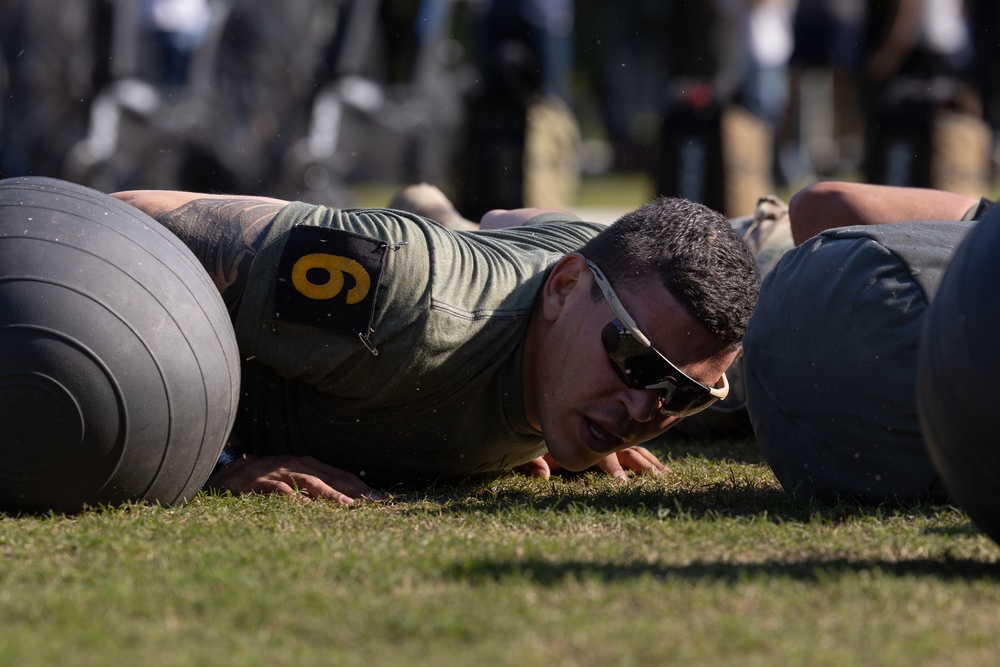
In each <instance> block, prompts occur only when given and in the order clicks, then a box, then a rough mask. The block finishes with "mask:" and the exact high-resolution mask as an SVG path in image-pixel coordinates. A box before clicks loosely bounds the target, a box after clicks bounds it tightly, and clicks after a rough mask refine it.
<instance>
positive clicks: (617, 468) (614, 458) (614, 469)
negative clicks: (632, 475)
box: [597, 454, 628, 482]
mask: <svg viewBox="0 0 1000 667" xmlns="http://www.w3.org/2000/svg"><path fill="white" fill-rule="evenodd" d="M597 465H598V466H599V467H600V468H601V470H603V471H604V472H606V473H608V474H609V475H611V476H612V477H616V478H618V479H620V480H622V481H623V482H627V481H628V473H627V472H625V469H624V468H623V467H622V465H621V463H619V461H618V454H612V455H610V456H606V457H604V458H603V459H601V460H600V461H598V463H597Z"/></svg>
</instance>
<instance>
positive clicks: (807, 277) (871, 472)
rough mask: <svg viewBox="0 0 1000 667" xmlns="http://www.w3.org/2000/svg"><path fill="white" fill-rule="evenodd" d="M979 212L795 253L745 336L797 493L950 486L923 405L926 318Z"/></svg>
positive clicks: (757, 412) (890, 493)
mask: <svg viewBox="0 0 1000 667" xmlns="http://www.w3.org/2000/svg"><path fill="white" fill-rule="evenodd" d="M969 228H970V225H969V224H968V223H952V222H908V223H900V224H893V225H880V226H875V227H845V228H840V229H835V230H831V231H828V232H825V233H823V234H820V235H819V236H816V237H813V238H812V239H810V240H809V241H806V242H805V243H803V244H802V245H801V246H799V247H797V248H795V249H794V250H792V251H789V252H788V253H787V254H785V255H784V256H783V257H782V259H781V261H780V262H779V263H778V265H777V266H776V267H775V268H774V270H773V271H771V273H770V274H768V276H767V277H766V278H765V280H764V282H763V285H762V288H761V296H760V301H759V302H758V306H757V309H756V311H755V312H754V315H753V317H752V318H751V321H750V325H749V328H748V330H747V335H746V339H745V341H744V350H745V359H744V371H745V377H746V392H747V408H748V411H749V413H750V419H751V422H752V423H753V427H754V431H755V433H756V436H757V440H758V442H759V443H760V446H761V449H762V451H763V454H764V457H765V459H766V460H767V462H768V464H769V465H770V467H771V469H772V470H773V471H774V474H775V476H776V477H777V479H778V481H779V482H780V483H781V485H782V487H783V488H784V489H785V490H786V491H787V492H789V493H790V494H794V495H796V496H797V497H801V498H815V499H818V500H822V501H828V502H836V501H838V500H846V499H852V500H857V501H861V502H866V503H882V502H887V501H888V502H893V501H911V500H916V499H923V498H943V497H945V493H944V489H943V486H942V485H941V482H940V479H939V478H938V476H937V474H936V472H935V470H934V466H933V464H932V463H931V461H930V457H929V455H928V453H927V450H926V448H925V446H924V444H923V439H922V436H921V431H920V424H919V420H918V417H917V406H916V396H915V393H916V375H917V350H918V345H919V340H920V332H921V328H922V325H923V317H924V314H925V312H926V311H927V308H928V304H929V303H930V302H931V300H932V299H933V297H934V293H935V292H936V290H937V286H938V284H939V283H940V280H941V277H942V275H943V274H944V271H945V269H946V267H947V265H948V261H949V260H950V258H951V254H952V252H953V249H954V247H955V246H957V244H958V243H959V242H960V241H961V239H962V238H963V237H964V235H965V234H966V233H967V232H968V229H969Z"/></svg>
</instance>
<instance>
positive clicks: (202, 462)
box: [0, 177, 239, 512]
mask: <svg viewBox="0 0 1000 667" xmlns="http://www.w3.org/2000/svg"><path fill="white" fill-rule="evenodd" d="M238 398H239V355H238V352H237V348H236V339H235V335H234V333H233V328H232V325H231V323H230V320H229V315H228V313H227V311H226V308H225V306H224V305H223V303H222V299H221V297H220V296H219V293H218V291H217V290H216V288H215V286H214V285H213V283H212V281H211V280H210V278H209V276H208V274H207V273H206V271H205V270H204V268H203V267H202V265H201V264H200V263H199V262H198V260H197V259H196V258H195V256H194V255H193V254H192V253H191V251H190V250H189V249H188V248H187V247H186V246H184V244H182V243H181V242H180V241H179V240H178V239H177V238H176V237H175V236H174V235H173V234H171V233H170V232H169V231H168V230H167V229H166V228H165V227H163V226H162V225H160V224H159V223H158V222H156V221H155V220H153V219H152V218H150V217H149V216H147V215H145V214H144V213H142V212H140V211H139V210H138V209H135V208H133V207H131V206H129V205H127V204H125V203H123V202H121V201H119V200H117V199H115V198H113V197H111V196H109V195H106V194H103V193H101V192H98V191H96V190H92V189H90V188H85V187H82V186H79V185H75V184H72V183H67V182H65V181H60V180H56V179H50V178H39V177H25V178H11V179H6V180H3V181H0V509H2V510H5V511H8V512H44V511H59V512H76V511H79V510H81V509H82V508H84V507H86V506H97V505H116V504H121V503H124V502H127V501H147V502H152V503H160V504H164V505H172V504H176V503H180V502H183V501H185V500H187V499H190V498H191V497H192V496H193V495H194V494H196V493H197V492H198V490H199V489H200V488H201V487H202V485H203V484H204V483H205V481H206V480H207V478H208V476H209V475H210V474H211V471H212V468H213V466H214V464H215V461H216V460H217V458H218V455H219V452H220V451H221V449H222V447H223V445H224V444H225V441H226V438H227V437H228V434H229V431H230V429H231V428H232V425H233V420H234V419H235V415H236V404H237V400H238Z"/></svg>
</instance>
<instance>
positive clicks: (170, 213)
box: [112, 190, 288, 312]
mask: <svg viewBox="0 0 1000 667" xmlns="http://www.w3.org/2000/svg"><path fill="white" fill-rule="evenodd" d="M112 196H114V197H117V198H118V199H121V200H122V201H124V202H126V203H128V204H131V205H132V206H135V207H136V208H138V209H140V210H141V211H143V212H145V213H146V214H147V215H149V216H150V217H152V218H154V219H155V220H157V221H158V222H159V223H160V224H162V225H163V226H164V227H166V228H167V229H169V230H170V231H171V232H173V233H174V234H175V235H177V237H178V238H179V239H180V240H181V241H182V242H184V244H185V245H187V247H188V248H190V249H191V251H192V252H194V254H195V256H196V257H197V258H198V259H199V260H200V261H201V263H202V265H203V266H204V267H205V269H206V270H207V271H208V273H209V275H210V276H211V277H212V280H213V281H214V282H215V286H216V287H218V289H219V293H220V294H222V299H223V301H225V303H226V307H227V308H228V309H229V310H230V312H232V311H233V310H235V308H236V306H237V304H239V300H240V297H241V296H242V294H243V290H244V288H245V287H246V280H247V274H248V273H249V271H250V264H251V262H252V261H253V257H254V255H255V254H256V252H257V250H258V249H259V248H260V244H261V243H262V242H263V240H264V236H265V234H266V232H267V225H268V223H270V222H271V219H272V218H273V217H274V216H275V215H276V214H277V213H278V211H280V210H281V209H282V208H283V207H284V206H285V204H287V203H288V202H285V201H282V200H280V199H270V198H268V197H241V196H236V195H207V194H199V193H194V192H178V191H170V190H133V191H130V192H116V193H114V194H113V195H112Z"/></svg>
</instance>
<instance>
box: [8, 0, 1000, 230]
mask: <svg viewBox="0 0 1000 667" xmlns="http://www.w3.org/2000/svg"><path fill="white" fill-rule="evenodd" d="M0 47H2V53H0V56H2V61H0V92H2V105H0V176H2V177H11V176H18V175H25V174H34V175H46V176H55V177H59V178H64V179H66V180H70V181H74V182H77V183H82V184H84V185H89V186H91V187H94V188H97V189H99V190H103V191H115V190H121V189H133V188H165V189H185V190H196V191H205V192H233V193H240V194H261V195H270V196H275V197H280V198H285V199H300V200H306V201H312V202H317V203H325V204H329V205H333V206H355V205H380V204H384V203H385V202H386V201H387V200H388V195H389V193H391V192H392V191H393V190H395V189H396V188H397V187H399V186H400V185H402V184H406V183H412V182H419V181H424V182H429V183H433V184H435V185H438V186H439V187H441V189H442V190H444V191H445V192H446V193H447V194H448V195H449V196H450V197H451V198H452V199H453V200H454V201H455V202H456V204H457V205H458V208H459V210H460V211H462V213H463V214H465V215H466V216H467V217H471V218H478V216H479V215H481V213H483V212H485V211H486V210H489V209H491V208H513V207H517V206H523V205H529V206H547V207H556V208H565V209H570V210H581V209H584V210H586V209H587V207H590V206H597V205H607V206H611V207H630V206H634V205H637V204H639V203H641V202H642V201H644V200H646V199H648V198H650V197H652V196H654V195H657V194H664V195H680V196H685V197H688V198H690V199H694V200H697V201H701V202H703V203H706V204H708V205H710V206H712V207H714V208H716V209H718V210H721V211H723V212H724V213H726V214H727V215H730V216H736V215H743V214H747V213H750V212H752V210H753V206H754V204H755V202H756V199H757V197H758V196H760V195H762V194H766V193H769V192H776V193H778V194H779V195H781V196H784V197H787V196H788V195H789V194H790V193H792V192H794V190H795V189H797V188H798V187H801V186H802V185H805V184H807V183H809V182H811V181H813V180H817V179H824V178H841V179H851V180H864V181H868V182H873V183H888V184H896V185H916V186H925V187H940V188H943V189H949V190H953V191H957V192H962V193H966V194H971V195H974V196H979V195H988V194H990V193H992V192H993V191H994V190H995V184H996V182H997V172H998V169H997V162H998V159H997V154H998V151H997V149H996V145H997V142H996V140H995V136H996V132H995V130H996V129H997V127H998V123H1000V105H998V102H1000V99H998V97H1000V87H998V86H1000V53H998V51H1000V3H998V2H997V0H885V1H882V0H575V1H574V0H294V1H287V2H280V1H275V0H0Z"/></svg>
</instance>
